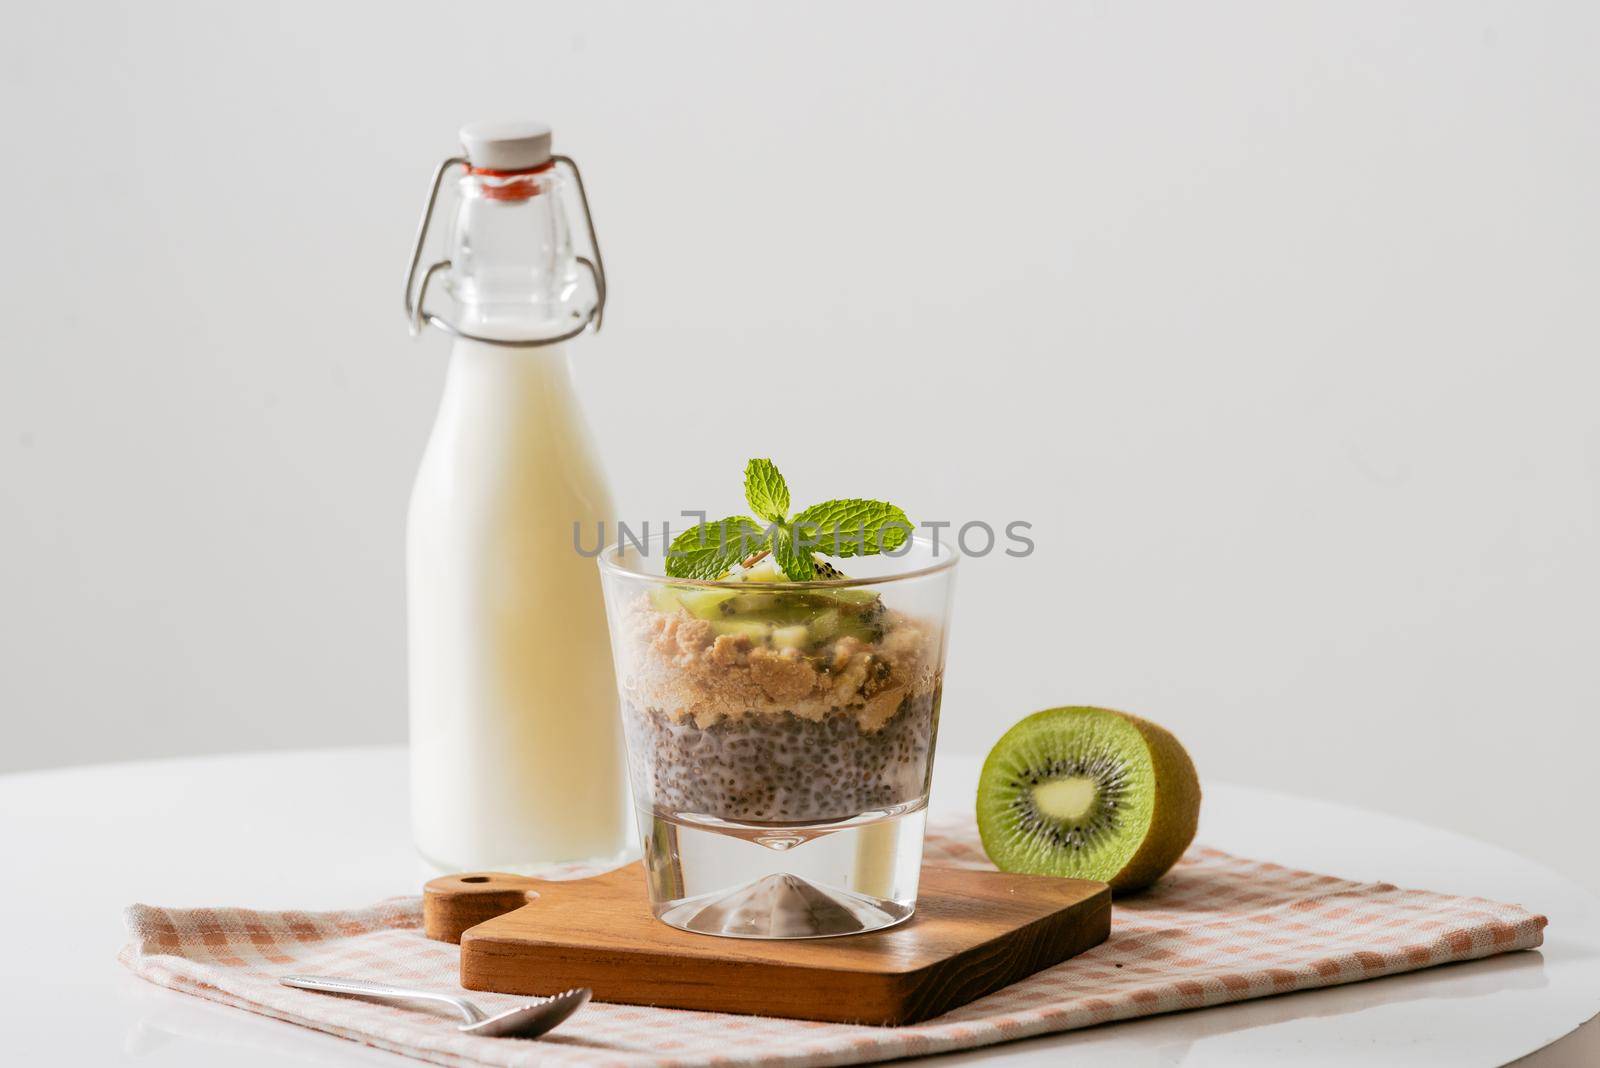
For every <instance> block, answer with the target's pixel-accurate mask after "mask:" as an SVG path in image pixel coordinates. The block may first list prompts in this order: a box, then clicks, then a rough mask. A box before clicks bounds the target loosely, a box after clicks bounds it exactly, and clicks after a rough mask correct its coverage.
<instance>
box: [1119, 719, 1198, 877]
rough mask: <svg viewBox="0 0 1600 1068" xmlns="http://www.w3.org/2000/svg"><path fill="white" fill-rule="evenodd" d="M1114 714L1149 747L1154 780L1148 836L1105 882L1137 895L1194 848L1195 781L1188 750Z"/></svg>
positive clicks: (1155, 728) (1147, 725)
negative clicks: (1153, 805)
mask: <svg viewBox="0 0 1600 1068" xmlns="http://www.w3.org/2000/svg"><path fill="white" fill-rule="evenodd" d="M1103 711H1106V712H1114V713H1116V714H1117V715H1119V716H1121V717H1122V718H1123V719H1126V720H1127V721H1128V722H1129V723H1131V724H1133V726H1134V728H1135V729H1137V730H1138V732H1139V733H1140V734H1141V735H1142V736H1143V737H1144V741H1145V744H1146V745H1148V746H1149V747H1150V755H1151V760H1152V763H1153V765H1154V767H1155V777H1156V804H1155V814H1154V816H1153V817H1152V818H1151V821H1150V831H1149V833H1148V834H1146V835H1145V836H1144V841H1143V842H1142V843H1140V845H1139V849H1138V852H1136V853H1134V855H1133V857H1132V858H1131V859H1129V861H1128V863H1127V866H1126V867H1124V868H1123V869H1122V870H1121V871H1120V872H1118V873H1117V874H1116V876H1115V877H1114V878H1112V880H1111V889H1112V890H1114V891H1116V892H1118V893H1132V892H1133V891H1135V890H1143V889H1144V888H1145V887H1147V886H1149V885H1150V884H1151V883H1153V882H1155V881H1156V880H1157V879H1159V878H1161V877H1162V876H1163V875H1165V874H1166V873H1167V872H1168V871H1169V870H1171V868H1172V866H1173V865H1174V864H1176V863H1177V862H1178V858H1180V857H1182V856H1183V853H1184V850H1186V849H1188V848H1189V846H1190V845H1191V844H1192V843H1193V842H1194V834H1195V831H1196V829H1197V828H1198V827H1199V825H1200V776H1199V775H1198V774H1197V773H1196V772H1195V770H1194V761H1193V760H1191V759H1190V758H1189V753H1188V750H1186V749H1184V747H1183V744H1182V743H1181V742H1179V741H1178V739H1177V738H1176V737H1174V736H1173V734H1172V732H1171V731H1169V730H1167V729H1166V728H1165V727H1163V726H1161V725H1160V724H1159V723H1151V722H1150V721H1149V720H1147V719H1143V718H1141V717H1139V716H1135V715H1133V714H1131V713H1128V712H1120V711H1118V710H1117V709H1114V708H1108V709H1104V710H1103Z"/></svg>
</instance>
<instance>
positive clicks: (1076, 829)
mask: <svg viewBox="0 0 1600 1068" xmlns="http://www.w3.org/2000/svg"><path fill="white" fill-rule="evenodd" d="M1199 816H1200V780H1199V778H1198V777H1197V776H1196V775H1195V770H1194V763H1193V762H1192V761H1191V760H1190V759H1189V754H1188V753H1187V752H1185V751H1184V748H1183V746H1182V745H1181V744H1179V742H1178V739H1176V738H1174V737H1173V736H1172V734H1171V733H1170V732H1169V731H1167V730H1166V729H1164V728H1162V727H1160V726H1157V725H1156V724H1154V723H1151V722H1150V721H1149V720H1145V719H1140V718H1139V717H1138V716H1130V715H1128V714H1127V713H1125V712H1115V711H1112V710H1111V709H1106V708H1088V707H1072V708H1051V709H1047V710H1045V711H1043V712H1036V713H1034V714H1033V715H1031V716H1029V717H1028V718H1027V719H1024V720H1023V721H1022V722H1020V723H1018V724H1017V725H1016V726H1014V727H1012V728H1011V729H1010V730H1008V731H1007V732H1006V733H1005V734H1004V735H1002V736H1001V738H1000V741H999V742H997V743H995V747H994V749H993V750H991V751H990V753H989V758H988V759H987V760H986V761H984V764H983V773H982V775H981V776H980V777H979V779H978V832H979V834H980V835H981V836H982V838H983V848H984V851H985V852H986V853H988V854H989V859H990V860H992V861H994V863H995V865H996V866H997V867H999V868H1000V869H1001V870H1002V871H1013V872H1028V873H1032V874H1035V875H1060V876H1067V877H1071V878H1077V879H1098V880H1100V881H1102V882H1107V883H1110V884H1111V888H1112V889H1113V890H1137V889H1140V888H1141V887H1145V886H1149V885H1150V884H1151V883H1153V882H1155V881H1156V880H1157V879H1159V878H1161V876H1162V875H1164V874H1166V872H1167V870H1168V869H1169V868H1171V867H1172V865H1173V864H1175V863H1177V861H1178V858H1179V857H1181V856H1182V855H1183V851H1184V850H1185V849H1187V848H1188V847H1189V843H1190V842H1192V841H1193V840H1194V832H1195V826H1196V824H1197V822H1198V820H1199Z"/></svg>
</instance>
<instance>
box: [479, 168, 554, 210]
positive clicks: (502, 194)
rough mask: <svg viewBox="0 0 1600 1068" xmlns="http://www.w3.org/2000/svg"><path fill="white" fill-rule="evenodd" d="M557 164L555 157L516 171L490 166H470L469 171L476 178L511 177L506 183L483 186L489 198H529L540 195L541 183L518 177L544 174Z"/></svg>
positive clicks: (529, 177)
mask: <svg viewBox="0 0 1600 1068" xmlns="http://www.w3.org/2000/svg"><path fill="white" fill-rule="evenodd" d="M555 165H556V161H555V160H553V159H550V160H545V161H544V162H543V163H541V164H539V165H538V166H537V167H524V168H522V169H521V170H516V171H496V170H490V169H489V168H488V167H470V166H469V167H468V168H467V173H468V174H470V175H472V176H473V177H474V178H499V179H509V181H507V182H506V184H505V185H488V184H485V185H484V186H483V195H484V198H485V199H487V200H529V199H531V198H533V197H536V196H538V195H539V192H540V190H539V183H538V182H535V181H531V180H525V181H518V179H532V178H533V177H534V176H535V175H538V174H543V173H544V172H545V171H548V170H550V169H551V168H552V167H554V166H555Z"/></svg>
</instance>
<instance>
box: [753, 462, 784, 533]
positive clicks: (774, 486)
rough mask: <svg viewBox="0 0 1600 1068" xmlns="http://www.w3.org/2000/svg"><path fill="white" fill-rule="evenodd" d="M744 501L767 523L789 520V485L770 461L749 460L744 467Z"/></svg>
mask: <svg viewBox="0 0 1600 1068" xmlns="http://www.w3.org/2000/svg"><path fill="white" fill-rule="evenodd" d="M744 499H745V500H747V501H749V502H750V508H751V510H752V511H754V512H755V514H756V515H758V516H760V517H761V518H762V519H765V520H767V521H768V522H771V523H782V522H783V521H784V520H786V519H788V518H789V483H787V482H785V481H784V480H783V476H782V475H781V474H779V473H778V467H777V465H776V464H774V463H773V462H772V461H771V460H751V461H750V462H749V463H748V464H746V465H745V468H744Z"/></svg>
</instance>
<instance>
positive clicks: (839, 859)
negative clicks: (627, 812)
mask: <svg viewBox="0 0 1600 1068" xmlns="http://www.w3.org/2000/svg"><path fill="white" fill-rule="evenodd" d="M926 822H927V814H926V811H925V809H924V807H923V805H922V804H921V803H919V804H917V805H916V806H915V807H909V806H908V807H907V808H902V809H899V810H895V811H889V812H876V813H869V814H865V815H862V816H858V817H856V818H855V819H852V820H844V821H840V822H834V823H823V824H793V823H784V824H776V823H767V824H749V823H729V822H726V821H723V820H716V819H711V818H709V817H692V816H684V815H668V814H666V813H661V812H652V811H649V810H641V811H640V812H639V828H640V831H641V833H642V834H643V837H644V853H645V856H644V860H645V872H646V876H647V878H648V879H649V884H650V903H651V908H652V909H653V910H654V912H655V915H656V918H657V919H660V920H662V921H663V922H665V923H669V924H671V925H672V926H674V927H679V928H682V929H683V930H685V931H694V932H696V933H698V934H709V935H720V936H722V937H725V938H829V937H834V936H837V935H847V934H862V933H864V932H867V931H877V930H881V929H882V928H885V927H890V926H893V925H894V924H897V923H900V922H901V921H903V920H906V919H909V918H910V916H911V913H912V911H913V910H914V909H915V908H916V902H917V876H918V874H919V873H920V872H921V868H922V832H923V827H924V825H925V824H926Z"/></svg>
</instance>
